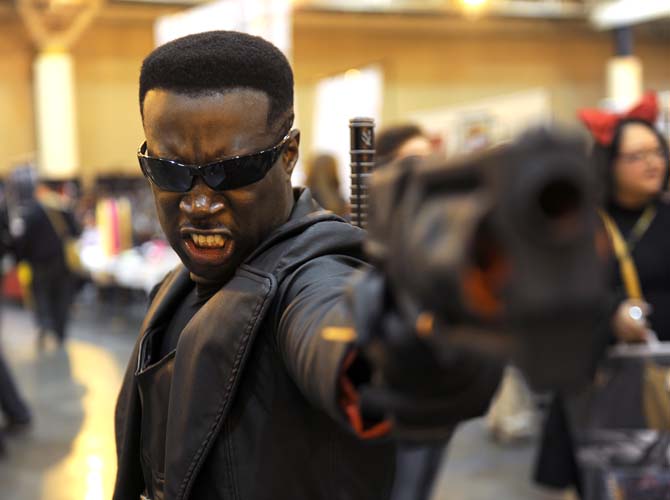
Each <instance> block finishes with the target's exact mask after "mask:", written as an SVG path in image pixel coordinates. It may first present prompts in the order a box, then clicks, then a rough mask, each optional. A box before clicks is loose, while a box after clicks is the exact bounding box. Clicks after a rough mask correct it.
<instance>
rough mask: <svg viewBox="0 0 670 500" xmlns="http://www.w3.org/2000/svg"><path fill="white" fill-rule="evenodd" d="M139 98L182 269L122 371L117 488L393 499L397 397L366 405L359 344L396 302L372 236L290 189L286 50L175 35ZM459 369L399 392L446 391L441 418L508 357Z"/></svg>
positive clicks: (450, 415) (450, 422) (481, 397)
mask: <svg viewBox="0 0 670 500" xmlns="http://www.w3.org/2000/svg"><path fill="white" fill-rule="evenodd" d="M140 109H141V112H142V118H143V125H144V132H145V135H146V143H144V144H143V145H142V146H141V148H140V150H139V152H138V157H139V160H140V165H141V168H142V170H143V172H144V174H145V175H146V176H147V177H148V179H149V181H150V184H151V188H152V191H153V195H154V198H155V201H156V208H157V212H158V216H159V220H160V223H161V226H162V228H163V230H164V232H165V234H166V236H167V239H168V241H169V242H170V244H171V245H172V247H173V248H174V249H175V251H176V252H177V253H178V254H179V256H180V258H181V260H182V263H183V266H180V267H178V268H177V269H175V270H174V271H173V272H172V273H171V274H170V275H168V276H167V277H166V279H165V280H164V281H163V282H162V284H160V285H159V286H158V287H157V288H156V289H155V290H154V293H153V294H152V301H151V306H150V308H149V311H148V314H147V316H146V319H145V321H144V324H143V326H142V331H141V332H140V337H139V338H138V341H137V345H136V347H135V350H134V352H133V354H132V356H131V359H130V362H129V365H128V369H127V372H126V375H125V378H124V382H123V387H122V389H121V393H120V395H119V399H118V403H117V410H116V440H117V453H118V475H117V480H116V488H115V493H114V499H115V500H127V499H136V498H139V497H140V495H143V496H144V497H146V498H151V499H169V500H182V499H187V498H194V499H196V498H197V499H199V500H200V499H212V500H213V499H224V498H225V499H245V500H251V499H264V498H268V499H270V498H272V499H293V500H295V499H309V500H315V499H335V498H341V499H360V500H363V499H365V500H370V499H385V498H389V497H390V495H391V490H392V487H393V481H394V476H395V470H394V467H395V444H394V439H393V436H394V429H396V428H400V427H402V425H398V423H399V422H401V420H402V418H398V416H399V415H401V413H402V411H398V408H400V407H401V406H402V405H401V406H398V405H397V404H395V405H394V412H395V413H393V412H391V413H389V414H387V413H386V412H384V411H380V410H379V407H378V406H376V407H375V408H374V409H373V410H370V409H367V410H366V409H365V408H362V407H361V398H360V394H361V393H360V389H361V388H363V387H365V386H366V384H370V383H371V381H372V378H373V377H375V373H376V372H377V370H378V369H380V370H382V371H383V367H378V366H375V365H374V364H370V363H369V362H366V361H365V359H366V358H365V356H364V353H365V350H366V343H367V340H366V339H369V337H370V335H371V333H372V331H373V330H378V329H381V330H383V327H382V326H379V325H381V324H382V323H383V322H384V321H386V320H388V319H389V318H390V317H392V315H393V313H392V311H387V308H386V305H384V300H383V295H384V294H383V291H381V292H380V290H381V289H380V288H379V287H375V286H372V287H370V286H369V285H370V284H371V283H377V282H378V280H377V281H375V280H373V279H372V278H371V276H372V275H373V274H374V271H373V270H372V268H370V267H369V266H368V265H367V264H366V263H365V260H364V257H363V255H362V251H361V248H362V242H363V239H364V236H365V234H364V232H363V231H361V230H359V229H357V228H355V227H353V226H351V225H350V224H348V223H347V222H346V221H344V220H343V219H341V218H340V217H338V216H336V215H334V214H332V213H330V212H326V211H324V210H322V209H320V207H319V206H318V205H317V204H316V203H315V202H314V200H313V199H312V197H311V195H310V193H309V191H308V190H305V189H299V188H293V187H292V186H291V181H290V178H291V172H292V170H293V168H294V166H295V164H296V161H297V159H298V144H299V139H300V134H299V132H298V131H297V130H294V129H293V130H292V129H291V126H292V122H293V76H292V72H291V69H290V66H289V64H288V62H287V60H286V58H285V57H284V56H283V55H282V54H281V52H280V51H279V50H278V49H276V48H275V47H274V46H272V45H271V44H269V43H268V42H266V41H264V40H262V39H260V38H256V37H252V36H249V35H245V34H241V33H235V32H210V33H203V34H199V35H191V36H188V37H185V38H181V39H178V40H176V41H174V42H171V43H168V44H166V45H164V46H162V47H159V48H158V49H156V50H155V51H154V52H152V53H151V54H150V55H149V56H148V57H147V59H145V61H144V63H143V66H142V72H141V76H140ZM352 297H356V299H355V300H354V299H352ZM356 318H358V319H357V320H356ZM366 322H367V324H369V325H371V326H370V328H366V327H360V326H358V327H357V328H354V325H355V324H356V325H362V324H365V323H366ZM408 335H409V336H410V337H411V336H413V335H414V334H413V333H412V331H411V329H410V331H409V332H408ZM382 345H383V344H382ZM422 355H426V356H430V353H429V352H426V353H423V354H422ZM373 358H375V357H374V356H373V357H372V358H370V359H373ZM375 359H379V357H378V356H377V357H376V358H375ZM389 359H391V357H389ZM408 359H409V358H408ZM431 361H432V360H430V359H426V360H425V362H424V363H422V366H423V367H424V368H422V369H426V373H431V372H429V371H428V369H427V368H426V367H429V366H432V365H431ZM410 365H411V363H408V367H409V366H410ZM452 368H454V370H452V373H453V374H454V376H453V377H451V376H450V374H447V375H445V377H444V381H442V380H440V379H439V378H435V377H430V378H429V380H430V384H428V385H427V386H426V387H428V389H427V390H424V391H423V393H422V395H421V397H420V398H418V399H417V400H416V401H414V402H411V400H412V394H411V391H412V389H411V385H410V389H409V392H407V387H401V388H399V391H400V393H403V391H404V393H403V394H402V397H401V398H400V399H401V400H403V401H405V400H407V401H410V403H409V405H408V406H409V407H410V408H411V409H412V410H414V409H415V408H418V407H421V405H423V404H425V405H426V408H431V407H434V405H433V406H431V404H432V403H434V402H435V401H436V400H437V399H439V400H440V402H445V405H446V407H448V410H447V411H444V406H440V408H441V409H442V410H443V411H442V412H441V414H440V417H441V418H439V419H437V421H432V422H430V425H432V426H433V427H435V428H446V429H449V430H450V429H451V428H453V426H454V425H455V423H456V422H458V421H459V420H461V419H463V418H468V417H472V416H476V415H478V414H480V413H481V412H483V411H485V409H486V407H487V405H488V401H489V398H490V397H491V395H492V393H493V391H494V390H495V388H496V385H497V381H498V376H499V368H498V366H493V365H492V366H488V365H485V364H477V363H476V362H473V363H470V362H464V360H463V359H460V360H458V361H457V360H454V362H453V363H452ZM447 371H448V370H447ZM445 373H446V372H445ZM401 385H402V384H401ZM390 390H391V393H392V391H393V387H391V388H390ZM452 398H453V400H452ZM396 403H397V401H396ZM428 413H429V412H428ZM401 417H402V416H401ZM416 424H417V422H416V421H413V422H412V423H411V425H412V426H415V425H416ZM419 424H420V422H419ZM441 435H444V433H442V434H441Z"/></svg>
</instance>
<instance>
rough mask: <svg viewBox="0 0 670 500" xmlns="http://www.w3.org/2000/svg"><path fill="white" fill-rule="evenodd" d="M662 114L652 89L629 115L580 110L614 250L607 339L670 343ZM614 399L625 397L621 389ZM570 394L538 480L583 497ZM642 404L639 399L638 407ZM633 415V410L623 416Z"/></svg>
mask: <svg viewBox="0 0 670 500" xmlns="http://www.w3.org/2000/svg"><path fill="white" fill-rule="evenodd" d="M657 114H658V106H657V99H656V95H655V94H653V93H648V94H646V95H645V96H644V97H643V99H642V100H641V102H640V103H639V104H638V105H636V106H634V107H633V108H632V109H630V110H629V111H627V112H624V113H620V114H619V113H608V112H604V111H600V110H596V109H587V110H582V111H580V112H579V117H580V119H581V120H582V121H583V122H584V124H585V125H586V127H587V128H588V129H589V131H590V132H591V134H592V136H593V138H594V141H595V142H594V146H593V150H592V160H593V166H594V168H596V169H597V172H598V174H599V179H600V185H601V188H602V195H603V198H602V199H603V202H602V207H601V213H600V215H601V219H602V220H603V225H604V226H605V230H606V232H607V233H608V236H609V240H610V241H609V243H610V246H611V253H612V254H614V258H613V259H612V260H613V264H614V265H613V266H612V271H611V274H610V277H609V279H610V283H611V289H612V300H611V305H610V306H609V307H608V313H607V314H606V315H605V317H604V321H603V326H602V329H603V335H602V337H603V339H604V341H605V342H606V341H607V339H609V343H615V342H625V343H640V342H654V341H655V339H656V338H658V339H659V340H664V341H668V340H670V259H668V255H670V204H669V202H668V198H667V193H666V191H665V190H666V188H667V182H668V168H669V166H670V158H669V154H668V143H667V141H666V140H665V138H664V137H663V136H662V134H661V133H660V132H659V131H658V130H657V129H656V127H655V125H654V124H655V122H656V117H657ZM601 383H602V381H601ZM639 383H640V382H639V381H633V385H635V384H638V385H639ZM615 397H617V398H621V399H620V400H618V401H624V400H625V395H623V394H618V395H617V396H615ZM569 399H570V398H569V397H566V398H564V397H563V396H562V395H561V396H559V397H557V398H554V400H553V401H552V404H551V407H550V409H549V412H548V415H547V419H546V422H545V425H544V432H543V436H542V441H541V444H540V452H539V454H538V459H537V463H536V469H535V479H536V480H537V481H538V482H539V483H540V484H543V485H545V486H550V487H555V488H567V487H575V488H576V489H577V491H578V492H579V493H580V494H581V493H583V489H584V484H583V477H582V472H581V469H580V465H579V464H578V461H577V445H576V442H575V439H574V429H573V428H572V427H573V425H572V423H571V421H570V420H569V418H568V412H567V411H566V405H568V406H569V404H570V402H569ZM566 401H567V402H566ZM601 404H607V401H606V400H603V401H601ZM642 407H643V404H642V403H640V411H641V412H642ZM630 412H631V409H630V408H628V409H626V410H625V411H622V412H621V414H622V415H627V414H628V413H630ZM611 418H616V417H615V416H613V417H611ZM627 425H630V423H627Z"/></svg>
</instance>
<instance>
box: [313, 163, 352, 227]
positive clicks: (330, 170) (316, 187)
mask: <svg viewBox="0 0 670 500" xmlns="http://www.w3.org/2000/svg"><path fill="white" fill-rule="evenodd" d="M305 183H306V185H307V187H308V188H309V190H310V191H311V192H312V196H313V197H314V199H315V200H316V202H317V203H318V204H319V205H321V206H322V207H323V208H325V209H326V210H330V211H331V212H334V213H336V214H337V215H339V216H341V217H346V216H347V215H348V213H349V207H348V204H347V202H346V201H345V200H344V198H343V197H342V194H341V193H340V177H339V174H338V172H337V159H336V158H335V157H334V156H333V155H331V154H327V153H322V154H319V155H317V156H315V157H314V158H313V159H312V161H311V162H310V164H309V167H308V170H307V180H306V182H305Z"/></svg>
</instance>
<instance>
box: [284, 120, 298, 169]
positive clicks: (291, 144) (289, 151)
mask: <svg viewBox="0 0 670 500" xmlns="http://www.w3.org/2000/svg"><path fill="white" fill-rule="evenodd" d="M299 146H300V130H298V129H293V130H291V132H289V139H288V141H286V145H285V146H284V151H283V153H282V163H283V165H284V171H285V172H286V173H287V174H288V176H289V177H290V176H291V174H292V173H293V169H294V168H295V165H296V163H297V162H298V155H299V149H300V148H299Z"/></svg>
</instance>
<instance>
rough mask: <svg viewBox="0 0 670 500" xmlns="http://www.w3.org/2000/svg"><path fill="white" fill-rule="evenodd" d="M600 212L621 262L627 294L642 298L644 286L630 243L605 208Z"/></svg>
mask: <svg viewBox="0 0 670 500" xmlns="http://www.w3.org/2000/svg"><path fill="white" fill-rule="evenodd" d="M598 212H599V214H600V218H601V219H602V221H603V224H605V229H606V230H607V234H608V235H609V237H610V240H611V241H612V246H613V247H614V255H616V258H617V261H618V262H619V270H620V272H621V279H622V280H623V285H624V288H625V289H626V294H627V295H628V298H630V299H640V300H642V299H643V298H644V297H643V295H642V287H641V286H640V277H639V275H638V273H637V267H636V266H635V262H634V261H633V257H631V255H630V251H629V249H628V245H627V244H626V241H625V240H624V239H623V236H622V235H621V231H619V228H618V227H617V225H616V223H615V222H614V220H613V219H612V217H610V216H609V214H607V213H606V212H605V211H604V210H599V211H598Z"/></svg>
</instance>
